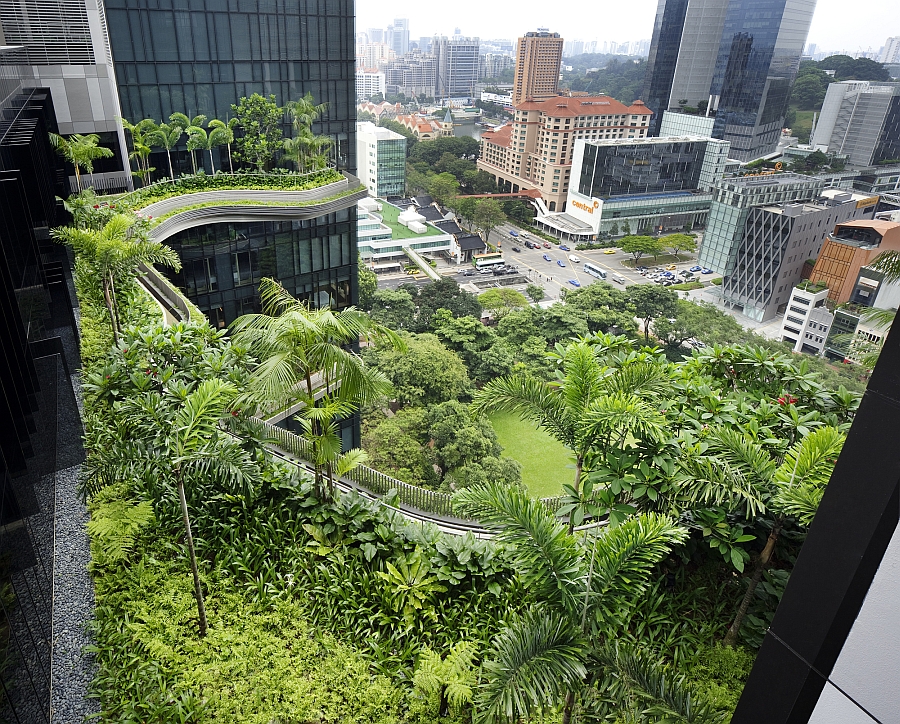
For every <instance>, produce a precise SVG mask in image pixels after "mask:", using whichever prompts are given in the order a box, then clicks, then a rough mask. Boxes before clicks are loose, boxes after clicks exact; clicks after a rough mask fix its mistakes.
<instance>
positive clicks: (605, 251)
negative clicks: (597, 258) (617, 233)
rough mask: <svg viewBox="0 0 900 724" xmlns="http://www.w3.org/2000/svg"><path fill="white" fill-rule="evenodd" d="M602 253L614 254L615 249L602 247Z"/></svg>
mask: <svg viewBox="0 0 900 724" xmlns="http://www.w3.org/2000/svg"><path fill="white" fill-rule="evenodd" d="M603 253H604V254H615V253H616V250H615V249H604V250H603Z"/></svg>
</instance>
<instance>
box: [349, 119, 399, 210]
mask: <svg viewBox="0 0 900 724" xmlns="http://www.w3.org/2000/svg"><path fill="white" fill-rule="evenodd" d="M356 159H357V173H358V175H359V180H360V181H361V182H362V183H363V185H364V186H365V187H366V188H367V189H368V190H369V196H376V197H380V198H387V197H390V196H402V195H403V194H404V192H405V191H406V138H405V137H404V136H401V135H400V134H399V133H395V132H394V131H391V130H390V129H388V128H381V127H380V126H376V125H375V124H374V123H370V122H368V121H366V122H362V123H357V124H356Z"/></svg>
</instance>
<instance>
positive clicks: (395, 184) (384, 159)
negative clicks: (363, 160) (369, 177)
mask: <svg viewBox="0 0 900 724" xmlns="http://www.w3.org/2000/svg"><path fill="white" fill-rule="evenodd" d="M377 144H378V148H377V151H376V163H377V165H378V168H377V171H376V173H375V178H376V179H377V180H378V181H377V186H378V197H379V198H382V199H384V198H387V197H389V196H403V194H404V193H405V192H406V139H405V138H398V139H379V140H378V141H377Z"/></svg>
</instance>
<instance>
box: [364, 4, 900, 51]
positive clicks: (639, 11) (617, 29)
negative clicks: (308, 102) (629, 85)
mask: <svg viewBox="0 0 900 724" xmlns="http://www.w3.org/2000/svg"><path fill="white" fill-rule="evenodd" d="M896 2H897V0H862V2H861V3H860V5H859V6H855V5H853V4H852V3H847V1H846V0H818V3H817V5H816V14H815V16H814V17H813V23H812V28H811V29H810V31H809V39H808V40H809V42H811V43H816V44H817V45H818V46H819V47H820V48H823V49H825V50H856V49H857V48H860V47H861V48H862V49H863V50H866V49H868V48H870V47H871V48H872V49H873V50H875V51H877V50H878V49H879V48H880V47H881V46H882V45H883V44H884V41H885V39H886V38H887V37H888V36H891V35H900V13H898V12H897V10H896V7H897V4H896ZM656 5H657V0H628V1H627V2H625V3H622V2H610V1H609V0H607V2H604V3H598V2H596V1H594V2H592V1H591V0H588V1H587V2H585V0H580V1H579V2H563V3H561V4H557V3H548V2H546V0H543V1H542V2H537V0H506V1H505V2H503V1H500V2H490V0H488V1H486V0H452V1H451V2H449V3H440V2H432V3H422V2H419V3H416V2H410V0H356V13H357V29H358V30H360V31H364V30H366V29H367V28H373V27H374V28H379V27H381V28H383V27H386V26H387V25H389V24H390V23H391V22H392V21H393V19H394V18H395V17H396V18H409V21H410V36H411V38H412V39H416V38H419V37H421V36H430V35H435V34H439V35H452V34H453V30H454V28H457V27H458V28H459V29H460V31H461V32H462V33H463V34H464V35H477V36H479V37H482V38H485V39H488V38H515V37H518V36H519V35H521V34H522V33H524V32H526V31H528V30H534V29H535V28H537V27H544V26H545V25H546V24H547V19H546V15H547V12H546V8H547V7H548V6H552V7H554V8H557V7H560V8H562V12H558V13H556V15H557V16H558V17H559V21H558V22H557V23H554V24H551V27H550V30H551V31H554V32H559V33H561V34H562V36H563V37H564V38H566V39H581V40H594V39H598V40H616V41H618V42H623V41H626V40H640V39H642V38H649V37H650V35H651V34H652V31H653V17H654V14H655V13H656ZM542 8H544V10H543V11H542ZM857 8H858V9H857ZM448 11H449V12H448Z"/></svg>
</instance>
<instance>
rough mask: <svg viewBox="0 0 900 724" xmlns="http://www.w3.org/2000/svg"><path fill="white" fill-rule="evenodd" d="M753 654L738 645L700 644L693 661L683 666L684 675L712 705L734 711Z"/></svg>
mask: <svg viewBox="0 0 900 724" xmlns="http://www.w3.org/2000/svg"><path fill="white" fill-rule="evenodd" d="M754 658H756V657H755V655H754V654H753V653H752V652H751V651H748V650H746V649H743V648H740V647H730V646H722V645H721V644H716V645H715V646H703V647H701V648H700V649H699V651H698V652H697V656H696V659H695V662H694V663H693V664H691V665H690V666H687V667H685V670H684V672H685V678H686V680H687V681H688V682H690V683H691V684H692V685H693V686H694V688H695V689H696V690H697V692H698V693H699V694H700V695H702V696H703V697H704V698H705V699H707V700H708V701H709V702H710V703H711V704H712V705H713V706H714V707H715V708H716V709H719V710H722V711H734V708H735V707H736V706H737V702H738V699H739V698H740V696H741V691H742V690H743V688H744V682H745V681H746V680H747V677H748V676H749V675H750V669H751V668H752V667H753V660H754Z"/></svg>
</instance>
